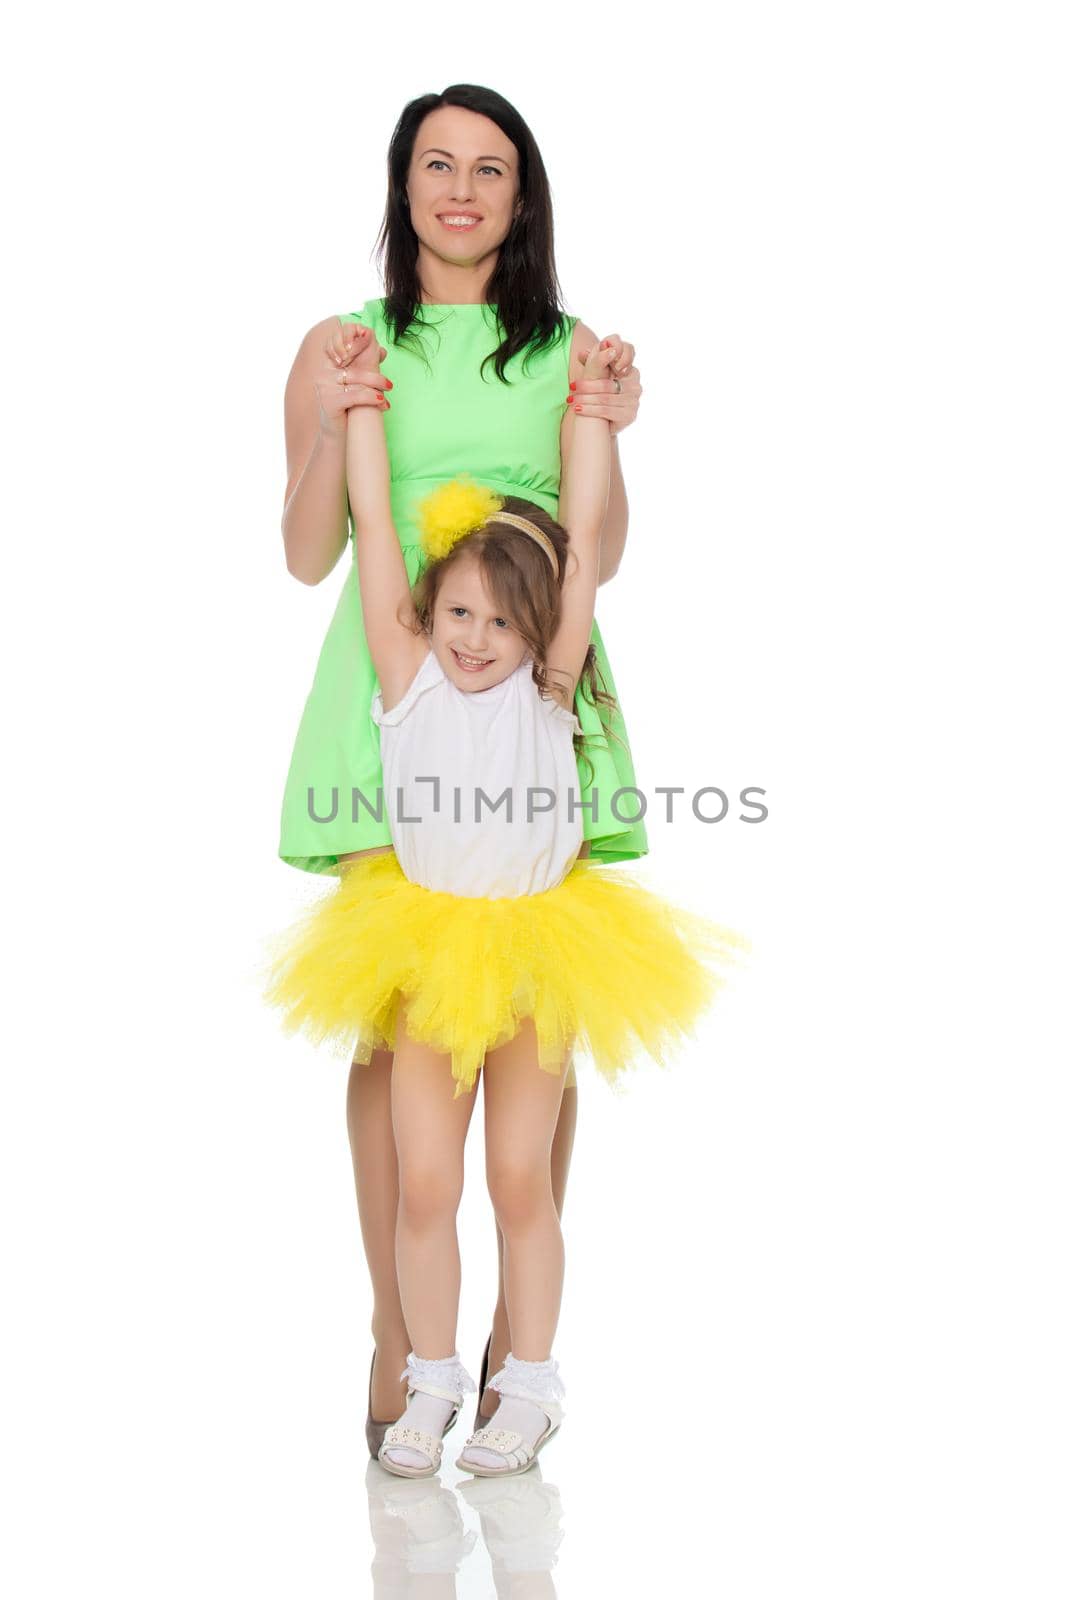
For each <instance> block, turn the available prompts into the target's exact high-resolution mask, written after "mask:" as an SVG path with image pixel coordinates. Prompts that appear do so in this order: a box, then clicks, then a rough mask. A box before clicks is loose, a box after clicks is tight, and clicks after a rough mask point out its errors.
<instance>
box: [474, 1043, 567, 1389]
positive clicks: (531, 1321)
mask: <svg viewBox="0 0 1067 1600" xmlns="http://www.w3.org/2000/svg"><path fill="white" fill-rule="evenodd" d="M484 1077H485V1156H486V1177H487V1180H488V1184H489V1196H490V1199H491V1200H492V1202H493V1210H494V1212H495V1214H496V1220H497V1226H498V1227H499V1229H500V1232H501V1234H502V1235H503V1240H504V1252H503V1268H504V1294H505V1299H506V1302H507V1310H508V1324H509V1328H510V1332H511V1345H512V1353H513V1354H514V1355H515V1356H517V1357H518V1359H519V1360H520V1361H543V1360H546V1359H547V1357H548V1355H549V1352H550V1351H551V1348H552V1340H553V1339H554V1337H555V1333H556V1323H557V1321H558V1320H559V1308H560V1300H561V1298H562V1294H563V1234H562V1232H561V1229H560V1225H559V1212H558V1210H557V1207H556V1202H555V1197H554V1194H553V1186H552V1165H553V1163H552V1152H553V1145H554V1141H555V1137H556V1130H557V1125H558V1123H559V1117H560V1107H561V1102H562V1099H563V1086H564V1082H565V1072H561V1073H558V1074H557V1073H552V1072H543V1071H542V1070H541V1068H540V1067H539V1066H538V1065H537V1039H536V1034H535V1032H534V1028H533V1023H532V1022H531V1021H529V1020H527V1021H526V1022H524V1023H523V1025H522V1027H521V1028H520V1030H519V1032H518V1033H517V1034H516V1036H515V1038H514V1039H512V1040H511V1041H510V1043H508V1044H506V1045H502V1046H501V1047H500V1048H499V1049H497V1050H492V1051H490V1052H489V1054H488V1055H487V1056H486V1059H485V1067H484ZM494 1370H495V1369H494Z"/></svg>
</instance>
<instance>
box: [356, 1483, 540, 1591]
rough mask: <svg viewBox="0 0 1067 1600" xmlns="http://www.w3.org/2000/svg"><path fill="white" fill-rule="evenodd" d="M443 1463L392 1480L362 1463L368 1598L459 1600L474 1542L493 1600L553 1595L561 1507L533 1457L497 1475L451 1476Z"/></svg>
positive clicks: (474, 1549) (473, 1550)
mask: <svg viewBox="0 0 1067 1600" xmlns="http://www.w3.org/2000/svg"><path fill="white" fill-rule="evenodd" d="M450 1466H451V1464H450V1463H449V1462H448V1461H447V1460H446V1462H445V1465H444V1467H443V1469H442V1472H441V1473H439V1474H438V1475H437V1476H436V1477H434V1478H398V1477H396V1476H394V1474H393V1473H391V1472H386V1470H385V1468H384V1467H382V1466H379V1464H378V1462H377V1461H370V1462H368V1463H367V1479H366V1483H367V1512H368V1516H369V1518H370V1530H371V1537H372V1539H373V1540H374V1560H373V1562H372V1563H371V1576H372V1578H373V1581H374V1590H373V1593H374V1600H403V1597H408V1596H411V1597H415V1596H417V1597H418V1600H459V1597H460V1596H462V1594H463V1593H464V1586H463V1582H462V1568H463V1566H464V1564H465V1563H466V1564H468V1567H469V1564H470V1561H471V1558H472V1557H473V1555H474V1552H475V1551H476V1550H477V1549H478V1547H479V1544H481V1545H482V1546H484V1548H485V1550H486V1552H487V1553H488V1556H489V1561H490V1563H491V1566H492V1572H493V1586H494V1591H495V1593H496V1595H497V1596H498V1597H499V1600H555V1596H556V1585H555V1583H554V1581H553V1579H552V1576H551V1572H552V1568H553V1567H554V1566H555V1565H556V1559H557V1556H558V1553H559V1548H560V1545H561V1544H562V1542H563V1526H562V1524H563V1507H562V1505H561V1502H560V1495H559V1490H558V1489H557V1488H556V1486H555V1484H552V1483H546V1482H545V1481H544V1479H543V1478H542V1476H541V1466H540V1462H535V1463H534V1465H533V1466H532V1467H531V1468H530V1470H529V1472H524V1473H521V1474H520V1475H519V1476H518V1477H514V1478H500V1479H493V1478H474V1477H467V1476H460V1477H458V1478H457V1477H456V1475H455V1470H454V1469H452V1470H450ZM450 1483H451V1484H454V1487H450ZM464 1510H466V1516H464Z"/></svg>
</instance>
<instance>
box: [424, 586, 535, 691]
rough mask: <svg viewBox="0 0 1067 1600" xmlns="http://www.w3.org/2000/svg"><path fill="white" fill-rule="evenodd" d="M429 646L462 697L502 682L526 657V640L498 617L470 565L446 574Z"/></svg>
mask: <svg viewBox="0 0 1067 1600" xmlns="http://www.w3.org/2000/svg"><path fill="white" fill-rule="evenodd" d="M430 643H431V645H432V647H433V651H434V654H435V655H436V657H437V659H438V661H439V662H440V663H441V668H442V671H443V672H444V674H445V676H446V677H447V678H449V679H451V681H452V682H453V683H454V684H455V685H456V687H457V689H462V690H464V691H465V692H466V693H477V692H478V691H479V690H481V689H491V688H492V687H493V685H494V684H496V683H503V681H504V679H505V678H508V677H510V676H511V674H512V673H513V672H514V671H515V668H516V667H518V666H521V665H522V663H523V662H524V661H525V660H526V658H527V654H528V652H527V648H526V640H525V639H524V638H523V637H522V635H521V634H520V633H518V632H517V630H516V628H515V624H514V623H513V622H512V620H511V618H510V617H508V616H507V615H506V614H505V613H503V612H501V610H500V607H499V605H498V604H497V602H496V601H495V600H494V599H493V596H492V595H491V594H490V592H489V590H488V589H487V588H486V585H485V579H484V578H483V576H482V569H481V567H480V565H479V564H478V562H477V561H473V560H461V561H457V562H456V564H455V566H454V567H452V569H451V570H450V571H449V572H448V573H447V574H446V575H445V578H444V580H443V582H442V584H441V587H440V589H439V590H438V591H437V600H436V603H435V605H434V609H433V631H432V633H431V636H430Z"/></svg>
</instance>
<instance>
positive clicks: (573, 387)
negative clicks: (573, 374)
mask: <svg viewBox="0 0 1067 1600" xmlns="http://www.w3.org/2000/svg"><path fill="white" fill-rule="evenodd" d="M570 387H571V388H572V389H577V387H578V385H577V384H576V383H572V384H571V385H570Z"/></svg>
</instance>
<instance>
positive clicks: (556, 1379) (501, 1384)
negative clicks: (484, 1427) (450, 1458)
mask: <svg viewBox="0 0 1067 1600" xmlns="http://www.w3.org/2000/svg"><path fill="white" fill-rule="evenodd" d="M486 1388H487V1389H495V1390H496V1391H497V1393H498V1394H499V1395H500V1397H501V1398H500V1404H499V1405H498V1406H497V1408H496V1411H495V1412H494V1413H493V1415H492V1417H491V1418H490V1419H489V1424H488V1425H489V1427H490V1428H499V1429H501V1430H502V1431H514V1432H515V1433H518V1434H520V1435H521V1437H522V1442H523V1444H525V1445H526V1447H527V1449H530V1450H532V1449H533V1447H534V1445H535V1444H536V1442H537V1440H538V1439H539V1438H540V1437H541V1435H542V1434H543V1433H544V1431H545V1429H546V1428H547V1427H548V1424H549V1421H550V1418H549V1415H548V1412H547V1411H543V1410H542V1409H541V1407H540V1406H539V1405H538V1403H537V1402H538V1400H539V1399H541V1400H547V1401H549V1402H550V1403H552V1402H555V1403H556V1404H558V1403H559V1401H561V1400H562V1399H563V1395H564V1388H563V1381H562V1379H561V1378H560V1375H559V1365H558V1363H557V1362H555V1361H553V1360H548V1361H519V1360H517V1359H516V1357H515V1356H513V1355H507V1356H505V1357H504V1365H503V1366H502V1367H501V1369H500V1371H499V1372H497V1373H495V1374H494V1376H493V1377H491V1378H490V1379H489V1382H488V1383H487V1384H486ZM463 1459H464V1460H465V1461H471V1462H473V1463H474V1465H475V1466H479V1467H490V1468H492V1467H498V1468H499V1467H502V1466H504V1465H505V1464H506V1457H505V1455H504V1454H503V1453H502V1452H501V1451H499V1450H491V1449H489V1448H488V1447H487V1446H485V1445H467V1446H466V1447H465V1448H464V1450H463Z"/></svg>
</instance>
